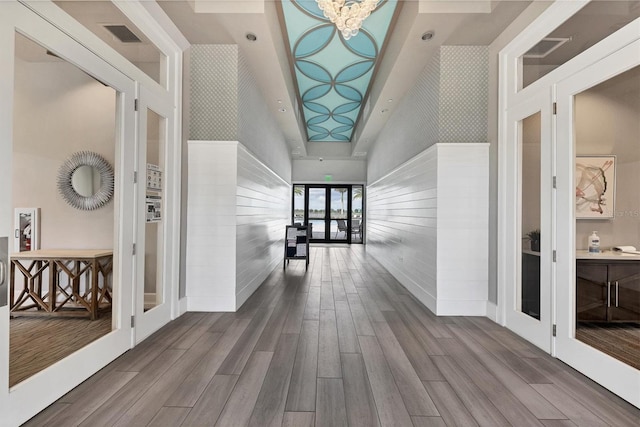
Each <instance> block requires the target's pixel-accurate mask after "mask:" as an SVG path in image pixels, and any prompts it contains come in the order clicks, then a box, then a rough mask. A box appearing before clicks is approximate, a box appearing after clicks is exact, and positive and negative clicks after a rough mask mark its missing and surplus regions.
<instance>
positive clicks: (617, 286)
mask: <svg viewBox="0 0 640 427" xmlns="http://www.w3.org/2000/svg"><path fill="white" fill-rule="evenodd" d="M619 287H620V286H619V285H618V281H617V280H616V307H617V306H618V288H619Z"/></svg>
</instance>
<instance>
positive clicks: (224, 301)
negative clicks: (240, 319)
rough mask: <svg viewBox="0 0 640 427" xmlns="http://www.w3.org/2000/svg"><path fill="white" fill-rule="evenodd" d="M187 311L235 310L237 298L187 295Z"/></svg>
mask: <svg viewBox="0 0 640 427" xmlns="http://www.w3.org/2000/svg"><path fill="white" fill-rule="evenodd" d="M185 299H186V300H187V311H205V312H217V311H219V312H235V311H236V299H235V298H234V297H201V296H191V297H189V296H188V297H186V298H185Z"/></svg>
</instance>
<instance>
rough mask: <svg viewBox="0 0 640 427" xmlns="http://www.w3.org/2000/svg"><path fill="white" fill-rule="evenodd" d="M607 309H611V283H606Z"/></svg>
mask: <svg viewBox="0 0 640 427" xmlns="http://www.w3.org/2000/svg"><path fill="white" fill-rule="evenodd" d="M607 307H611V282H607Z"/></svg>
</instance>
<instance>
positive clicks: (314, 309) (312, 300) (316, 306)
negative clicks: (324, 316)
mask: <svg viewBox="0 0 640 427" xmlns="http://www.w3.org/2000/svg"><path fill="white" fill-rule="evenodd" d="M320 293H321V289H320V288H319V287H317V286H312V287H310V288H309V296H308V297H307V305H306V307H305V308H304V317H303V319H304V320H320Z"/></svg>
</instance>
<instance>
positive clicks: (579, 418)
mask: <svg viewBox="0 0 640 427" xmlns="http://www.w3.org/2000/svg"><path fill="white" fill-rule="evenodd" d="M531 387H533V388H534V389H536V390H537V391H538V393H540V394H541V395H543V396H544V397H545V398H546V399H547V400H549V401H550V402H553V404H554V405H556V406H557V407H558V408H559V409H560V410H561V411H562V412H563V413H564V414H565V415H566V416H567V418H569V419H570V420H572V421H574V422H575V423H576V424H578V425H579V426H581V425H586V426H590V427H591V426H593V427H599V426H608V425H609V424H608V423H606V422H604V420H602V418H599V417H598V416H597V415H595V414H594V413H593V412H591V411H590V410H589V408H588V407H585V406H584V405H582V404H581V403H580V402H578V401H577V400H575V399H574V398H573V397H571V395H570V394H567V393H565V392H563V391H561V390H559V389H558V387H556V386H555V385H554V384H533V385H532V386H531Z"/></svg>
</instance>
